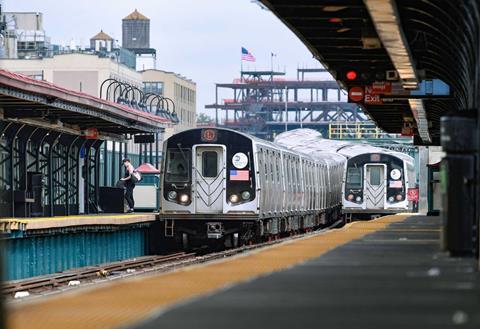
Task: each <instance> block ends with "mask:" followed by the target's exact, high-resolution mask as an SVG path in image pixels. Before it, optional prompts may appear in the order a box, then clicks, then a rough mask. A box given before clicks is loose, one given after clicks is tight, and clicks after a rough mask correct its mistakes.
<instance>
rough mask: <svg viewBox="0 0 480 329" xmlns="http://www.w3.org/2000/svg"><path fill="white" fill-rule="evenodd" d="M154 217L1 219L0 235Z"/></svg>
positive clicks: (83, 216) (146, 214) (120, 223)
mask: <svg viewBox="0 0 480 329" xmlns="http://www.w3.org/2000/svg"><path fill="white" fill-rule="evenodd" d="M156 216H157V214H156V213H131V214H91V215H74V216H55V217H36V218H2V219H0V233H4V234H9V233H10V234H12V233H13V234H15V233H17V234H21V233H23V232H27V231H38V230H55V229H62V228H69V227H70V228H72V227H85V226H105V225H131V224H137V223H144V222H152V221H154V220H155V219H156Z"/></svg>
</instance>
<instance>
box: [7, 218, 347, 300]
mask: <svg viewBox="0 0 480 329" xmlns="http://www.w3.org/2000/svg"><path fill="white" fill-rule="evenodd" d="M339 225H341V221H338V222H336V223H334V224H332V225H330V226H328V227H325V228H322V229H320V230H317V231H313V232H309V233H303V234H298V235H293V236H289V237H284V238H280V239H276V240H271V241H266V242H261V243H257V244H252V245H245V246H241V247H238V248H234V249H227V250H223V251H218V252H209V253H205V251H201V252H189V253H187V252H175V253H172V254H168V255H154V256H143V257H138V258H135V259H129V260H125V261H119V262H114V263H108V264H101V265H97V266H88V267H82V268H77V269H71V270H67V271H64V272H60V273H54V274H49V275H44V276H38V277H34V278H29V279H24V280H15V281H7V282H5V283H4V284H3V285H2V293H3V295H4V296H5V297H6V298H7V300H8V299H12V298H16V297H15V296H16V295H17V294H18V293H23V294H24V295H28V296H30V295H32V296H33V295H37V296H38V295H44V294H47V293H54V292H60V291H64V290H66V289H68V288H75V287H74V286H78V285H84V284H86V283H100V282H104V281H106V280H113V279H119V278H124V277H128V276H133V275H140V274H144V273H148V272H168V271H172V270H175V269H178V268H181V267H185V266H189V265H195V264H201V263H206V262H209V261H213V260H218V259H222V258H225V257H231V256H234V255H238V254H241V253H244V252H247V251H250V250H253V249H258V248H262V247H266V246H270V245H274V244H278V243H281V242H285V241H288V240H295V239H299V238H302V237H304V236H308V235H310V234H315V232H317V233H318V232H319V231H320V232H322V231H326V230H329V229H331V228H335V227H338V226H339ZM25 292H28V293H27V294H25Z"/></svg>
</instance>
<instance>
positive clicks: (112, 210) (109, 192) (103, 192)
mask: <svg viewBox="0 0 480 329" xmlns="http://www.w3.org/2000/svg"><path fill="white" fill-rule="evenodd" d="M124 191H125V189H124V188H122V187H109V186H101V187H100V200H99V202H100V208H101V209H102V211H103V212H104V213H108V214H121V213H124V212H125V207H124V195H125V192H124Z"/></svg>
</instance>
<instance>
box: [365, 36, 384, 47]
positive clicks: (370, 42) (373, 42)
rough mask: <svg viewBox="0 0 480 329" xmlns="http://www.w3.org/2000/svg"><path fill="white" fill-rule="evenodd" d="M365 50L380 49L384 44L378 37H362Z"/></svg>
mask: <svg viewBox="0 0 480 329" xmlns="http://www.w3.org/2000/svg"><path fill="white" fill-rule="evenodd" d="M362 44H363V49H380V48H382V43H381V42H380V39H379V38H376V37H362Z"/></svg>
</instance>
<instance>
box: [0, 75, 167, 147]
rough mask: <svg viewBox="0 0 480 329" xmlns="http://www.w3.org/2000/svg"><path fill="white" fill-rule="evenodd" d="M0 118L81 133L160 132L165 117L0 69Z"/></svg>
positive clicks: (113, 134) (115, 134)
mask: <svg viewBox="0 0 480 329" xmlns="http://www.w3.org/2000/svg"><path fill="white" fill-rule="evenodd" d="M0 119H3V120H9V121H16V122H22V123H25V124H31V125H37V126H41V127H45V128H49V129H53V130H58V131H64V132H67V133H71V134H76V135H81V134H84V133H85V132H86V131H87V130H88V129H92V128H95V129H96V130H97V131H98V133H99V135H100V136H103V137H106V138H108V136H111V137H113V138H118V137H120V136H121V135H124V134H136V133H145V132H150V133H154V132H160V131H162V130H163V129H164V128H165V127H167V126H168V125H169V124H171V122H170V121H169V120H168V119H165V118H163V117H160V116H157V115H154V114H152V113H150V112H144V111H141V110H139V109H134V108H131V107H129V106H126V105H122V104H118V103H114V102H112V101H108V100H104V99H100V98H98V97H94V96H91V95H89V94H85V93H82V92H77V91H73V90H69V89H65V88H62V87H59V86H57V85H55V84H52V83H49V82H46V81H39V80H35V79H32V78H29V77H26V76H24V75H21V74H16V73H12V72H9V71H5V70H0Z"/></svg>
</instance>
